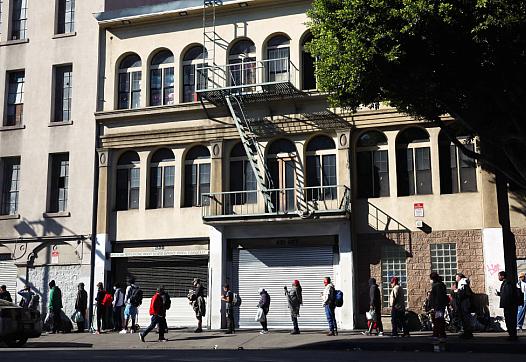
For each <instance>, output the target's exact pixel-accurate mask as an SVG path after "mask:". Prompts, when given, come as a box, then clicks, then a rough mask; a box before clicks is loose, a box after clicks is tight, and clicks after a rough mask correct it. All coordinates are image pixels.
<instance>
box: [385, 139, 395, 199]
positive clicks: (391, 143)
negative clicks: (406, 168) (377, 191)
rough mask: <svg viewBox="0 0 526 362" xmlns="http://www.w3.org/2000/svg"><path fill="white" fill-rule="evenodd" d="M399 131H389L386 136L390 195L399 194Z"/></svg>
mask: <svg viewBox="0 0 526 362" xmlns="http://www.w3.org/2000/svg"><path fill="white" fill-rule="evenodd" d="M397 134H398V132H397V131H387V132H385V136H386V137H387V154H388V157H389V159H388V165H389V195H390V196H391V197H396V196H397V195H398V190H397V183H396V182H397V181H396V136H397Z"/></svg>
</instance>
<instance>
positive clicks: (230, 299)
mask: <svg viewBox="0 0 526 362" xmlns="http://www.w3.org/2000/svg"><path fill="white" fill-rule="evenodd" d="M221 299H222V300H223V301H224V302H225V313H226V328H227V331H226V332H225V333H226V334H234V333H236V328H235V321H234V292H232V291H231V290H230V286H229V285H228V284H225V285H223V294H222V295H221Z"/></svg>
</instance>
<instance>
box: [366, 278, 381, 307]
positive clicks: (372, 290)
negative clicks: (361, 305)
mask: <svg viewBox="0 0 526 362" xmlns="http://www.w3.org/2000/svg"><path fill="white" fill-rule="evenodd" d="M369 306H373V308H374V309H375V310H380V309H381V308H382V303H381V298H380V288H378V285H377V284H376V279H374V278H371V279H369Z"/></svg>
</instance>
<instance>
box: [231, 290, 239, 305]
mask: <svg viewBox="0 0 526 362" xmlns="http://www.w3.org/2000/svg"><path fill="white" fill-rule="evenodd" d="M232 305H233V306H234V307H239V306H240V305H241V297H240V296H239V294H237V293H232Z"/></svg>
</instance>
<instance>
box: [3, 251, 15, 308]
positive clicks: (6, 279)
mask: <svg viewBox="0 0 526 362" xmlns="http://www.w3.org/2000/svg"><path fill="white" fill-rule="evenodd" d="M16 279H17V269H16V265H15V262H14V261H13V260H0V285H5V286H6V287H7V291H8V292H9V293H10V294H11V298H13V301H15V299H16Z"/></svg>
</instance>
